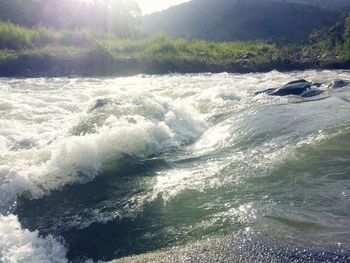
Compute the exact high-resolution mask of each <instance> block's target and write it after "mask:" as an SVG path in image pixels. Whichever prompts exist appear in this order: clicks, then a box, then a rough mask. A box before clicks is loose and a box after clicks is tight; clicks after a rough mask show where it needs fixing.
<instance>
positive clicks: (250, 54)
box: [240, 53, 256, 59]
mask: <svg viewBox="0 0 350 263" xmlns="http://www.w3.org/2000/svg"><path fill="white" fill-rule="evenodd" d="M255 57H256V55H254V54H252V53H246V54H243V55H242V56H240V58H243V59H251V58H255Z"/></svg>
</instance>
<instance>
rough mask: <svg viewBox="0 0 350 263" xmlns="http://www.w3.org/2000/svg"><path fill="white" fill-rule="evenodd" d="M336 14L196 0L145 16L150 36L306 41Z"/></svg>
mask: <svg viewBox="0 0 350 263" xmlns="http://www.w3.org/2000/svg"><path fill="white" fill-rule="evenodd" d="M338 17H339V13H338V12H336V11H331V10H326V9H323V8H320V7H316V6H311V5H306V4H300V3H290V2H285V1H270V0H266V1H262V0H216V1H212V0H193V1H191V2H188V3H184V4H182V5H179V6H175V7H172V8H169V9H168V10H165V11H163V12H159V13H155V14H151V15H148V16H145V17H144V19H143V26H144V30H145V32H146V33H147V34H153V33H156V32H166V33H167V34H169V35H170V36H172V37H181V38H183V37H184V38H198V39H206V40H218V41H229V40H257V39H264V40H270V39H279V38H285V39H287V40H289V41H300V40H303V39H305V38H306V37H307V36H308V35H309V34H310V33H311V32H312V31H313V30H315V29H320V28H322V27H326V26H330V25H332V24H334V23H335V22H336V21H337V20H338Z"/></svg>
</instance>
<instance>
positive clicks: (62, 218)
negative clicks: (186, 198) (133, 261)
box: [16, 157, 168, 262]
mask: <svg viewBox="0 0 350 263" xmlns="http://www.w3.org/2000/svg"><path fill="white" fill-rule="evenodd" d="M167 167H168V164H167V162H166V161H164V160H163V159H157V158H154V159H149V160H138V159H134V158H131V157H127V158H123V162H122V163H121V164H118V167H117V168H116V167H114V166H113V165H111V166H106V167H105V169H104V172H103V173H102V174H101V175H99V176H98V177H96V178H95V179H94V180H93V181H92V182H88V183H86V184H78V185H77V184H75V185H68V186H65V187H64V188H63V189H61V190H57V191H53V192H52V193H51V194H50V195H48V196H45V197H43V198H41V199H36V200H31V199H30V198H28V197H25V196H21V197H20V198H19V200H18V207H17V211H16V214H17V215H18V218H19V220H20V222H21V224H22V226H23V227H25V228H28V229H29V230H31V231H34V230H39V232H40V234H42V235H44V236H45V235H48V234H53V235H55V236H61V237H63V238H64V240H65V242H66V245H67V247H68V249H69V252H68V258H69V259H70V260H72V261H73V262H82V261H84V260H85V259H88V258H92V259H94V260H109V259H113V258H117V257H122V256H126V255H130V254H134V253H141V252H145V251H148V250H149V249H150V248H157V247H160V246H164V245H166V242H164V240H163V241H162V240H159V239H158V240H154V239H151V240H152V241H151V243H149V242H146V243H145V242H144V240H143V235H144V233H146V232H147V229H148V228H149V227H152V224H157V222H156V221H155V220H152V216H151V215H147V212H146V214H145V213H144V212H142V213H141V215H140V216H139V215H138V216H135V215H136V213H139V212H141V211H142V210H141V209H145V210H148V211H151V212H150V213H154V212H152V211H153V210H156V211H158V210H159V208H158V207H159V206H160V205H162V204H161V202H160V199H156V200H155V201H154V202H152V203H149V204H148V205H147V207H146V208H145V207H142V206H141V205H140V202H142V201H140V199H139V198H142V197H144V196H146V194H147V192H148V191H149V189H150V188H151V186H152V184H153V182H154V181H153V180H154V175H155V174H156V171H157V170H159V169H166V168H167ZM164 238H166V237H164ZM148 241H149V240H148Z"/></svg>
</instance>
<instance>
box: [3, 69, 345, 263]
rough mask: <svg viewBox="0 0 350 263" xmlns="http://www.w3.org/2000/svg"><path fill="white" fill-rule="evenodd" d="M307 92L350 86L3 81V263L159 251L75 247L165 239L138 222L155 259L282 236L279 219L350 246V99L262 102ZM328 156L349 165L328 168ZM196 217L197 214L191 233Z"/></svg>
mask: <svg viewBox="0 0 350 263" xmlns="http://www.w3.org/2000/svg"><path fill="white" fill-rule="evenodd" d="M298 78H305V79H307V80H309V81H313V82H325V81H331V80H334V79H339V78H343V79H350V73H349V72H347V71H305V72H291V73H280V72H277V71H272V72H269V73H258V74H226V73H223V74H195V75H190V74H188V75H177V74H175V75H164V76H147V75H146V76H145V75H138V76H134V77H123V78H105V79H93V78H72V79H70V78H39V79H16V78H2V79H0V215H1V216H0V236H1V240H0V262H2V263H8V262H68V258H69V259H70V260H75V262H78V261H79V260H81V261H84V260H87V259H89V258H93V259H94V260H97V259H111V255H115V256H116V257H119V256H120V255H121V256H125V255H129V254H133V253H139V252H140V251H141V252H142V251H149V250H152V248H147V249H142V248H140V249H135V250H132V249H130V251H129V250H128V248H124V250H122V249H121V248H120V249H121V250H120V251H122V252H120V254H118V253H116V254H115V253H114V252H112V251H111V253H110V255H108V256H106V258H102V257H101V255H100V254H99V255H97V254H96V255H95V254H94V255H89V254H88V252H84V253H85V254H81V253H83V252H81V251H84V248H83V247H79V244H78V243H79V238H78V239H75V238H76V237H75V236H74V235H72V236H71V235H70V234H69V233H70V232H72V233H73V232H74V231H78V233H80V232H79V231H87V233H89V234H90V232H89V230H90V229H92V227H94V226H95V225H96V224H97V225H98V227H104V226H105V225H106V224H107V225H108V224H112V223H111V222H117V221H118V220H119V221H122V220H124V218H126V219H125V220H129V219H130V220H131V218H145V219H144V220H145V222H148V224H149V225H150V226H153V225H155V226H154V227H155V229H153V230H154V231H152V230H149V229H148V227H146V223H145V225H144V224H143V223H142V224H141V223H140V225H139V224H138V223H133V222H131V223H130V222H129V223H130V225H133V224H135V226H134V225H133V227H132V228H135V229H136V228H137V229H139V228H140V227H141V226H142V227H144V228H145V229H148V230H142V231H144V232H142V233H141V234H137V235H140V237H141V238H139V237H138V238H137V239H135V240H137V241H135V242H136V244H141V243H143V242H147V240H151V243H152V242H153V243H155V244H154V247H153V250H154V249H158V248H160V247H162V245H160V244H158V243H156V242H155V241H154V240H156V239H158V238H164V240H163V241H162V242H163V243H164V244H169V245H172V244H182V243H186V240H187V241H191V240H198V239H200V238H201V237H203V236H206V235H212V234H213V233H215V234H220V233H221V231H222V232H226V231H232V232H234V231H235V229H237V228H239V226H240V225H243V226H244V228H245V227H251V226H255V225H256V224H259V225H264V227H265V228H266V229H270V228H271V226H272V225H273V224H272V223H271V222H270V221H269V220H270V219H271V218H273V220H275V221H277V222H278V224H281V225H283V220H282V219H281V218H285V220H289V221H288V222H294V223H295V222H303V223H307V224H315V225H317V226H318V227H321V226H324V227H325V228H327V226H329V224H330V222H332V228H333V230H330V231H328V232H327V231H325V232H324V236H322V233H323V230H322V231H317V230H315V229H316V228H315V229H313V231H314V233H312V235H311V236H310V240H311V239H312V238H315V237H316V236H318V237H320V240H322V242H324V243H326V244H327V242H331V243H332V242H333V243H334V244H337V243H341V244H345V245H349V243H348V242H349V241H350V240H349V238H348V237H347V235H346V233H347V231H348V230H349V229H350V226H349V221H347V220H348V219H349V218H350V216H349V215H348V213H347V212H346V209H348V208H349V207H350V204H349V195H350V190H349V189H350V188H349V187H350V184H349V180H348V177H347V175H346V171H347V169H348V168H347V164H348V159H347V155H346V154H344V153H348V149H347V148H346V147H344V149H341V150H339V148H341V146H344V145H346V143H347V140H346V139H343V140H342V141H341V142H339V141H338V140H340V139H339V138H341V136H345V137H346V136H347V134H348V133H349V127H350V122H349V121H350V120H349V118H348V116H350V115H349V114H350V104H349V102H348V101H347V100H348V98H350V89H349V90H347V89H346V88H345V89H343V90H339V91H336V92H334V93H331V94H330V93H326V94H323V95H322V97H319V98H318V100H315V101H306V100H304V99H302V98H300V97H294V96H290V97H269V96H267V95H264V94H260V95H258V96H254V92H255V91H257V90H264V89H266V88H270V87H278V86H281V85H283V84H285V83H287V82H289V81H291V80H295V79H298ZM346 138H347V137H346ZM332 140H333V141H332ZM347 145H349V144H347ZM337 147H338V148H337ZM335 148H336V149H338V150H339V151H336V150H334V149H335ZM332 149H333V150H334V151H336V152H335V153H333V152H332V153H329V152H328V151H331V150H332ZM340 153H342V154H344V155H341V154H340ZM326 154H334V156H335V157H334V159H328V160H323V159H322V158H324V156H326ZM317 156H321V157H320V160H318V159H317ZM341 158H342V159H341ZM340 159H341V160H340ZM300 160H304V161H305V162H304V161H300ZM325 162H329V165H328V166H327V165H325V166H324V167H322V169H321V166H320V165H322V164H325ZM332 162H333V163H332ZM342 162H343V163H342ZM310 163H311V164H313V165H314V166H312V165H310V167H308V164H310ZM342 164H343V166H342ZM332 165H333V166H332ZM135 167H136V168H135ZM327 168H328V171H325V169H327ZM318 169H319V170H318ZM311 170H312V171H317V173H318V174H320V177H319V178H317V177H316V175H315V174H313V173H312V172H310V174H311V175H309V174H307V173H308V172H309V171H311ZM280 174H283V176H285V178H287V179H283V180H282V179H281V178H280V177H279V176H280ZM295 174H298V175H297V176H296V175H295ZM332 176H334V178H338V179H339V178H341V179H339V180H336V179H334V178H333V177H332ZM337 176H338V177H337ZM113 177H114V178H113ZM115 177H119V178H115ZM126 177H128V178H127V179H125V178H126ZM265 177H266V178H267V179H266V178H265ZM111 178H112V179H111ZM135 178H136V179H135ZM264 178H265V179H264ZM322 178H323V179H324V180H323V179H322ZM264 180H266V183H265V181H264ZM106 182H107V183H106ZM326 182H328V184H327V183H326ZM282 184H285V185H282ZM98 185H103V186H104V187H102V188H101V189H98V191H97V190H96V196H99V195H103V197H99V198H100V199H99V198H97V197H96V200H97V201H96V200H95V199H93V201H92V204H90V202H88V201H87V200H90V199H89V198H92V197H91V196H90V197H88V196H85V195H84V196H83V197H80V195H81V194H80V193H79V192H78V193H76V192H74V191H80V189H83V191H85V190H86V189H89V191H91V192H90V193H92V192H93V191H95V189H96V188H97V186H98ZM106 185H107V186H108V187H107V188H106ZM286 185H287V186H288V187H286ZM84 187H86V188H84ZM113 188H114V189H118V191H119V192H118V194H116V193H115V192H114V190H113ZM119 188H120V189H119ZM74 189H75V190H74ZM287 189H289V190H290V192H288V190H287ZM307 189H308V190H307ZM73 190H74V191H73ZM104 191H105V193H102V192H104ZM123 191H124V192H123ZM298 191H300V192H298ZM320 191H321V192H322V193H321V192H320ZM75 194H77V196H79V197H74V195H75ZM91 195H92V194H91ZM66 196H72V197H69V198H71V199H69V198H68V197H67V200H66V199H64V197H66ZM298 196H299V197H300V199H298ZM320 196H321V197H322V198H323V199H322V198H321V197H320ZM74 198H77V200H75V199H74ZM79 198H82V199H79ZM234 198H237V200H233V199H234ZM313 198H317V200H314V199H313ZM82 200H83V201H82ZM159 200H162V202H161V204H160V203H159V202H160V201H159ZM310 200H311V201H310ZM327 200H328V201H330V200H333V201H334V202H335V203H334V204H325V203H324V202H328V201H327ZM60 201H62V204H59V203H60ZM309 201H310V204H311V205H310V206H309V207H308V205H309V203H308V202H309ZM65 202H66V203H65ZM84 202H86V204H85V203H84ZM94 202H95V203H94ZM187 202H188V203H187ZM56 203H57V204H58V207H55V204H56ZM69 203H71V204H69ZM82 203H83V205H82ZM316 203H317V204H319V207H318V208H317V209H316V208H315V206H314V205H315V204H316ZM321 204H325V205H324V207H323V208H321V207H322V205H321ZM65 205H66V206H65ZM40 207H42V208H40ZM67 207H68V208H69V209H67ZM332 207H333V208H332ZM75 208H76V209H75ZM331 208H332V209H333V210H332V209H331ZM40 209H42V210H40ZM65 209H67V211H65ZM187 209H188V210H187ZM191 209H192V210H191ZM304 209H306V210H304ZM342 209H344V210H345V211H344V212H343V214H341V213H342V212H341V211H342ZM189 211H196V213H194V214H193V215H191V217H190V218H189V219H188V221H186V220H185V219H182V218H181V217H183V218H186V216H187V215H186V213H189ZM46 212H47V215H45V213H46ZM162 213H164V214H162ZM189 214H191V213H189ZM261 215H263V216H261ZM157 216H159V219H161V221H162V222H161V223H159V224H158V225H159V229H158V226H156V225H157V224H156V223H155V222H158V221H157V220H156V218H157ZM176 218H178V219H176ZM135 220H136V222H137V220H138V219H135ZM152 220H155V221H154V222H153V221H152ZM182 220H183V221H182ZM264 220H266V221H264ZM119 221H118V222H119ZM173 221H174V222H173ZM256 222H258V223H256ZM288 222H287V224H286V225H283V226H281V227H280V229H285V227H287V228H288V227H290V226H291V225H292V223H288ZM294 223H293V224H294ZM295 224H297V223H295ZM300 224H301V223H300ZM113 226H114V225H113ZM114 227H115V226H114ZM292 228H293V226H292ZM91 231H92V230H91ZM118 231H119V230H118ZM140 231H141V230H140ZM177 231H179V233H177ZM283 231H284V230H283ZM283 231H282V230H281V231H280V232H281V233H282V232H283ZM288 231H289V232H290V233H292V232H291V230H288ZM332 231H333V232H332ZM326 232H327V234H325V233H326ZM74 233H75V232H74ZM84 233H85V232H84ZM118 233H119V232H118ZM135 235H136V234H135ZM153 235H154V236H153ZM158 235H159V236H158ZM276 235H278V234H276ZM337 235H338V237H337ZM165 236H166V238H165ZM168 237H169V238H168ZM181 240H182V241H181ZM330 240H331V241H330ZM130 242H132V241H130ZM181 242H182V243H181ZM320 242H321V241H320ZM73 243H74V244H73ZM153 243H152V244H153ZM333 243H332V244H333ZM118 246H120V247H123V246H126V245H125V244H122V243H121V245H118ZM135 246H137V245H135ZM140 247H141V246H140ZM114 249H115V250H116V251H117V249H116V248H114ZM72 251H73V252H72ZM108 253H109V252H108ZM113 253H114V254H113Z"/></svg>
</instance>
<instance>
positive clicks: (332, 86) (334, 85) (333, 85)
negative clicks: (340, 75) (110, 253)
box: [328, 79, 350, 89]
mask: <svg viewBox="0 0 350 263" xmlns="http://www.w3.org/2000/svg"><path fill="white" fill-rule="evenodd" d="M349 85H350V81H349V80H343V79H336V80H334V81H332V82H331V84H329V86H328V89H337V88H342V87H345V86H349Z"/></svg>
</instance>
